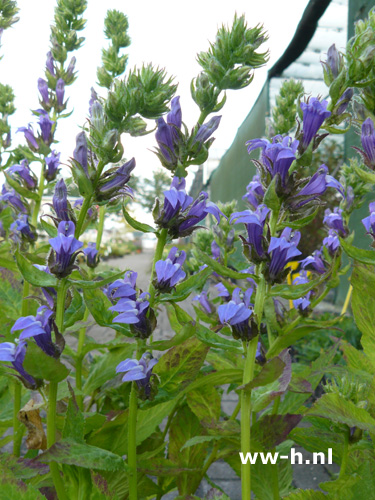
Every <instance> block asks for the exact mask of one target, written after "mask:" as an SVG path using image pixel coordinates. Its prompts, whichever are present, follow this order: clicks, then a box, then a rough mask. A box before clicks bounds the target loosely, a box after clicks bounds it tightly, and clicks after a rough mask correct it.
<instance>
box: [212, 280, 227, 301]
mask: <svg viewBox="0 0 375 500" xmlns="http://www.w3.org/2000/svg"><path fill="white" fill-rule="evenodd" d="M215 288H216V290H217V294H218V296H219V297H222V298H223V299H224V300H226V299H228V300H229V297H230V293H229V292H228V290H227V289H226V288H225V286H224V285H223V283H218V284H217V285H215Z"/></svg>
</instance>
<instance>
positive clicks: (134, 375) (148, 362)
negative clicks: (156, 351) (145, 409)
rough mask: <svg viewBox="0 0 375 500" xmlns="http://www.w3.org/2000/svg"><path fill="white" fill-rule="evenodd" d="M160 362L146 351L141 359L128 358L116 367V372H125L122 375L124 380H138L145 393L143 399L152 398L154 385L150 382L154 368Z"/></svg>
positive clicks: (142, 391)
mask: <svg viewBox="0 0 375 500" xmlns="http://www.w3.org/2000/svg"><path fill="white" fill-rule="evenodd" d="M157 362H158V360H157V359H155V358H153V357H152V354H151V353H149V352H145V353H144V354H142V357H141V359H140V360H139V361H138V360H137V359H126V360H125V361H122V362H121V363H120V364H119V365H117V367H116V373H124V372H125V375H124V376H123V377H122V381H123V382H131V381H135V382H137V386H138V389H139V390H140V391H141V394H143V396H144V397H143V398H142V399H150V396H151V393H152V386H151V384H150V381H151V377H153V376H155V375H153V374H152V369H153V368H154V366H155V365H156V363H157Z"/></svg>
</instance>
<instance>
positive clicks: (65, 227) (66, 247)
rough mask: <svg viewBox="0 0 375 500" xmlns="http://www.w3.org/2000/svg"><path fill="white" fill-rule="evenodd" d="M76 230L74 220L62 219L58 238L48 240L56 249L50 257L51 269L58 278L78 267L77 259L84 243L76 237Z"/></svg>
mask: <svg viewBox="0 0 375 500" xmlns="http://www.w3.org/2000/svg"><path fill="white" fill-rule="evenodd" d="M74 230H75V226H74V223H73V222H71V221H61V222H60V223H59V225H58V228H57V236H56V238H51V239H50V240H48V241H49V243H50V245H51V247H52V248H53V250H54V252H52V254H51V256H50V258H49V269H50V271H51V273H52V274H55V275H56V276H57V277H58V278H65V277H67V276H69V274H70V273H71V272H72V271H73V269H77V266H76V265H75V260H76V257H77V254H78V250H79V249H80V248H81V247H82V245H83V243H81V242H80V241H78V240H77V239H76V238H75V237H74Z"/></svg>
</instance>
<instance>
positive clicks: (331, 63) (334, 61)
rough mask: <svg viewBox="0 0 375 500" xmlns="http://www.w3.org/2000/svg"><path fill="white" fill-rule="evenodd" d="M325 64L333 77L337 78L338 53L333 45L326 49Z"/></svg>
mask: <svg viewBox="0 0 375 500" xmlns="http://www.w3.org/2000/svg"><path fill="white" fill-rule="evenodd" d="M326 64H327V66H328V67H329V69H330V70H331V72H332V75H333V77H334V78H337V77H338V75H339V69H340V54H339V53H338V51H337V49H336V45H335V44H333V45H331V46H330V48H329V49H328V52H327V62H326Z"/></svg>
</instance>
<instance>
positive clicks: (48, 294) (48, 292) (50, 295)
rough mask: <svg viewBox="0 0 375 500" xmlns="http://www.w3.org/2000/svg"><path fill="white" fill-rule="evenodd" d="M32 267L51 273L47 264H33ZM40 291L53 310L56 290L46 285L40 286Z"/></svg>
mask: <svg viewBox="0 0 375 500" xmlns="http://www.w3.org/2000/svg"><path fill="white" fill-rule="evenodd" d="M34 267H36V268H37V269H39V271H43V272H45V273H47V274H52V273H51V271H50V270H49V269H48V266H41V265H40V264H34ZM42 292H43V295H44V298H45V299H46V301H47V304H48V308H49V309H52V310H53V309H54V307H55V301H56V298H57V291H56V290H55V289H54V288H53V287H52V286H47V287H42Z"/></svg>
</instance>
